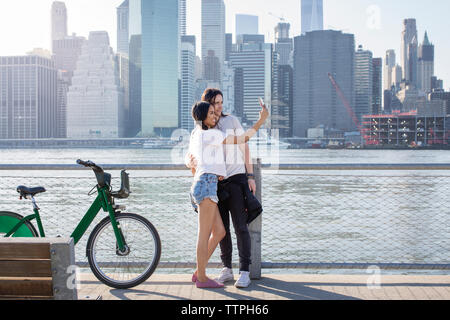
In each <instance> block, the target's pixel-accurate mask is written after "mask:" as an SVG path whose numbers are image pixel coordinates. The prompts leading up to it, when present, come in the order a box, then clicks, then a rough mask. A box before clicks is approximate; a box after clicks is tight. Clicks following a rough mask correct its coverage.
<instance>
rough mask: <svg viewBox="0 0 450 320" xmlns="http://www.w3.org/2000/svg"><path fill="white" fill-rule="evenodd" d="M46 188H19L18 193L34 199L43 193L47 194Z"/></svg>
mask: <svg viewBox="0 0 450 320" xmlns="http://www.w3.org/2000/svg"><path fill="white" fill-rule="evenodd" d="M45 191H46V190H45V188H44V187H36V188H27V187H25V186H18V187H17V192H18V193H20V195H21V196H32V197H34V196H35V195H37V194H39V193H43V192H45Z"/></svg>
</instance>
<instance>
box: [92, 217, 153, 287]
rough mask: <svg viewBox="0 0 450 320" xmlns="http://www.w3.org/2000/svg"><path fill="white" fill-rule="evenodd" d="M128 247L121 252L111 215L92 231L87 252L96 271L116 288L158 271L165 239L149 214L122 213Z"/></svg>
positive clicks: (97, 274) (137, 281)
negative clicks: (152, 222) (151, 220)
mask: <svg viewBox="0 0 450 320" xmlns="http://www.w3.org/2000/svg"><path fill="white" fill-rule="evenodd" d="M116 220H117V223H118V224H119V226H120V230H121V231H122V233H123V235H124V238H125V241H126V244H127V247H128V250H127V252H125V253H121V252H119V250H118V248H117V242H116V237H115V234H114V230H113V227H112V224H111V220H110V218H109V217H107V218H105V219H103V220H102V221H101V222H100V223H99V224H98V225H97V226H96V227H95V228H94V230H93V231H92V233H91V235H90V236H89V240H88V243H87V249H86V254H87V257H88V261H89V266H90V267H91V270H92V272H93V273H94V275H95V276H96V277H97V279H99V280H100V281H101V282H103V283H104V284H106V285H108V286H110V287H112V288H116V289H129V288H132V287H135V286H137V285H139V284H141V283H142V282H144V281H145V280H147V279H148V278H149V277H150V276H151V275H152V274H153V272H154V271H155V269H156V267H157V266H158V263H159V258H160V256H161V240H160V238H159V235H158V232H157V231H156V229H155V227H154V226H153V225H152V224H151V223H150V222H149V221H148V220H147V219H145V218H143V217H141V216H139V215H136V214H132V213H118V214H117V215H116Z"/></svg>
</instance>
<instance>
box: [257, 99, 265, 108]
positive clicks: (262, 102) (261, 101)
mask: <svg viewBox="0 0 450 320" xmlns="http://www.w3.org/2000/svg"><path fill="white" fill-rule="evenodd" d="M258 100H259V103H260V104H261V105H262V106H264V105H265V103H264V100H263V99H262V98H258Z"/></svg>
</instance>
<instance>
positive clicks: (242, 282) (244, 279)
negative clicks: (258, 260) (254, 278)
mask: <svg viewBox="0 0 450 320" xmlns="http://www.w3.org/2000/svg"><path fill="white" fill-rule="evenodd" d="M240 274H241V275H240V276H239V279H238V280H237V281H236V283H235V284H234V286H235V287H236V288H247V287H248V286H249V285H250V282H251V281H250V272H248V271H241V272H240Z"/></svg>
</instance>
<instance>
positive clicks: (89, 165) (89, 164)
mask: <svg viewBox="0 0 450 320" xmlns="http://www.w3.org/2000/svg"><path fill="white" fill-rule="evenodd" d="M77 164H79V165H82V166H85V167H87V168H91V169H92V170H94V171H95V172H103V169H102V168H101V167H99V166H97V165H96V164H95V163H93V162H92V161H90V160H88V161H83V160H80V159H78V160H77Z"/></svg>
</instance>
